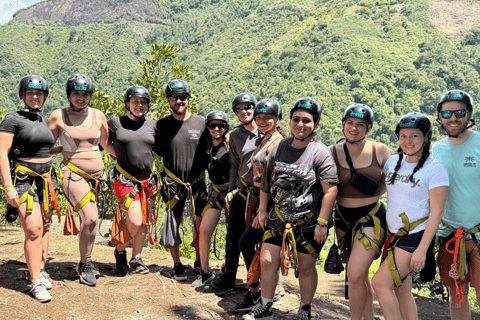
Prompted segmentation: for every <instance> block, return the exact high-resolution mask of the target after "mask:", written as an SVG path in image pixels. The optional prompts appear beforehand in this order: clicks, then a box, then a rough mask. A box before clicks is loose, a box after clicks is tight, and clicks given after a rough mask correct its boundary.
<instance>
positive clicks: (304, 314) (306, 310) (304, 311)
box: [293, 304, 312, 320]
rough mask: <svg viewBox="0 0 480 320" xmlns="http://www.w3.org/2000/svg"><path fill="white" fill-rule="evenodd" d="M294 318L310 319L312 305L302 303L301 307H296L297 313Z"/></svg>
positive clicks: (295, 319) (296, 319) (299, 319)
mask: <svg viewBox="0 0 480 320" xmlns="http://www.w3.org/2000/svg"><path fill="white" fill-rule="evenodd" d="M293 319H294V320H310V319H312V307H311V306H310V305H308V304H304V305H303V307H301V308H300V309H298V312H297V315H296V316H295V318H293Z"/></svg>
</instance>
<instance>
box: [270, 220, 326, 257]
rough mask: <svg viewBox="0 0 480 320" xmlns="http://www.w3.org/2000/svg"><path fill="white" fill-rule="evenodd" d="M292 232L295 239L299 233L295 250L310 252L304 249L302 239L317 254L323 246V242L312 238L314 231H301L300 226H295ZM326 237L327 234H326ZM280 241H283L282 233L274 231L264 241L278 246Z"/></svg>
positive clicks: (280, 243) (280, 244)
mask: <svg viewBox="0 0 480 320" xmlns="http://www.w3.org/2000/svg"><path fill="white" fill-rule="evenodd" d="M293 234H294V235H295V239H296V238H298V236H299V235H301V234H302V235H301V236H300V239H299V241H297V252H301V253H304V254H310V252H308V251H307V249H305V247H304V246H303V245H302V242H303V240H306V241H307V242H308V244H310V245H311V246H312V247H313V248H314V249H315V252H316V253H317V254H319V253H320V251H322V248H323V245H324V244H323V243H317V242H316V241H315V239H314V236H315V232H302V231H301V229H300V227H299V226H297V227H295V228H294V229H293ZM327 237H328V234H327ZM282 241H283V233H276V234H275V236H273V237H270V238H268V239H267V240H265V241H264V242H265V243H270V244H273V245H276V246H278V247H281V246H282Z"/></svg>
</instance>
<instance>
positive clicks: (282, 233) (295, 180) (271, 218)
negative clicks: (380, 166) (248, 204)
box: [243, 97, 338, 320]
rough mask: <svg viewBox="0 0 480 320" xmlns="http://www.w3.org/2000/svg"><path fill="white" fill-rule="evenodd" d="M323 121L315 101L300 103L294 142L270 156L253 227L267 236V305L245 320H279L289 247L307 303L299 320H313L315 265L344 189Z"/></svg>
mask: <svg viewBox="0 0 480 320" xmlns="http://www.w3.org/2000/svg"><path fill="white" fill-rule="evenodd" d="M320 117H321V107H320V104H319V103H318V102H317V101H316V100H315V99H312V98H307V97H306V98H300V99H298V100H297V101H296V102H295V103H294V104H293V107H292V109H291V112H290V130H291V133H292V136H293V137H291V138H285V139H283V140H282V141H280V142H279V143H278V144H276V145H275V147H273V149H272V151H271V152H270V154H269V155H268V159H267V164H266V166H265V171H264V174H263V177H262V182H261V191H260V205H259V214H258V219H255V221H254V223H253V227H254V228H263V229H264V230H265V233H264V237H263V244H262V251H261V259H260V260H261V276H260V277H261V279H262V294H261V295H262V297H261V305H259V306H258V307H257V308H254V309H253V310H252V311H251V312H250V313H249V314H246V315H244V316H243V319H247V320H250V319H272V318H273V316H272V305H273V297H274V293H275V285H276V283H277V279H278V273H277V270H278V268H280V267H281V268H282V274H283V275H287V274H288V269H289V263H288V260H289V254H288V251H289V247H290V248H292V251H291V252H292V255H293V257H294V265H295V273H296V276H298V278H299V284H300V299H301V303H300V308H299V310H298V313H297V315H296V317H295V319H311V304H312V301H313V297H314V294H315V289H316V287H317V271H316V270H315V261H316V260H317V258H318V254H319V253H320V251H321V250H322V247H323V244H324V243H325V241H326V240H327V236H328V226H327V224H328V220H329V219H330V216H331V212H332V209H333V205H334V203H335V198H336V196H337V186H336V185H337V183H338V177H337V169H336V166H335V161H334V160H333V157H332V154H331V152H330V150H328V148H327V147H326V146H325V145H324V144H323V143H322V142H320V141H317V140H316V138H315V130H316V129H317V128H318V126H319V122H320ZM284 237H285V238H284ZM283 239H286V242H284V241H283ZM281 256H282V258H281Z"/></svg>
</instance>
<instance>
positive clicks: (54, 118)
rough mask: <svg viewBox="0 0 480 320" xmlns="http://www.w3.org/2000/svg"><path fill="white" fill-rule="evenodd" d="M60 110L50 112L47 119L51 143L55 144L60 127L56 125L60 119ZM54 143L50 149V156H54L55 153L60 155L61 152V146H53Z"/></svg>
mask: <svg viewBox="0 0 480 320" xmlns="http://www.w3.org/2000/svg"><path fill="white" fill-rule="evenodd" d="M61 113H62V110H61V109H57V110H55V111H53V112H52V114H51V115H50V118H48V122H47V126H48V128H49V129H50V131H52V134H53V141H55V142H57V140H58V137H59V136H60V134H61V132H60V126H59V125H58V124H59V122H60V119H61V117H62V114H61ZM55 142H54V144H53V147H51V148H50V154H52V155H54V154H57V153H61V152H62V151H63V147H62V146H55Z"/></svg>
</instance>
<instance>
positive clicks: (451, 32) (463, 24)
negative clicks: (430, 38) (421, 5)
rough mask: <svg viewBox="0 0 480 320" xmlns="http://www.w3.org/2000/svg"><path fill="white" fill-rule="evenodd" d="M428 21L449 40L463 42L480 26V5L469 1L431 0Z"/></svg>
mask: <svg viewBox="0 0 480 320" xmlns="http://www.w3.org/2000/svg"><path fill="white" fill-rule="evenodd" d="M428 4H429V6H430V10H429V12H428V19H429V20H430V22H432V23H433V24H434V25H435V26H436V27H437V28H438V29H439V30H440V31H442V32H443V33H444V34H445V37H447V38H449V39H455V40H462V39H463V37H464V36H465V35H466V34H467V32H468V31H469V30H470V29H472V28H474V27H476V26H478V25H480V3H479V2H475V3H474V4H469V3H468V1H467V0H456V1H451V0H429V1H428Z"/></svg>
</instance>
